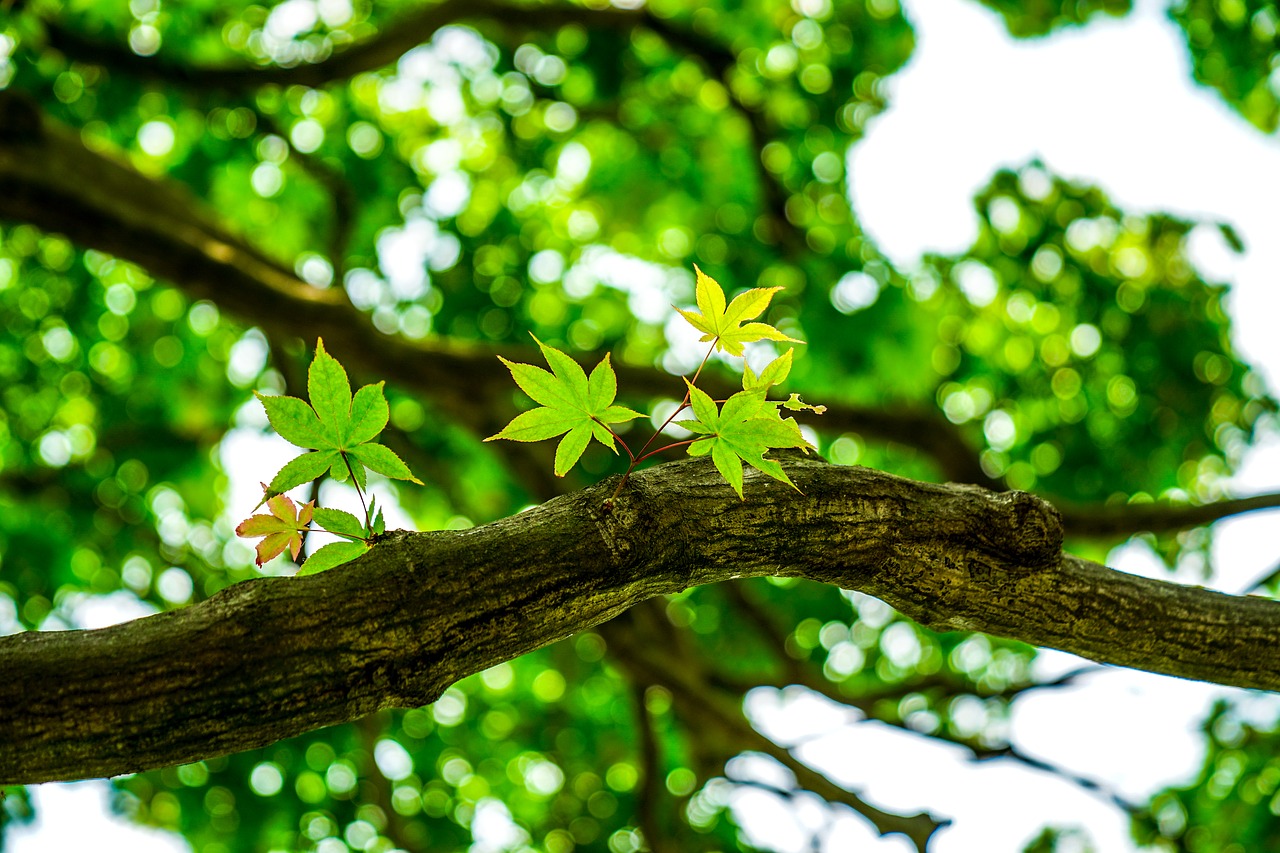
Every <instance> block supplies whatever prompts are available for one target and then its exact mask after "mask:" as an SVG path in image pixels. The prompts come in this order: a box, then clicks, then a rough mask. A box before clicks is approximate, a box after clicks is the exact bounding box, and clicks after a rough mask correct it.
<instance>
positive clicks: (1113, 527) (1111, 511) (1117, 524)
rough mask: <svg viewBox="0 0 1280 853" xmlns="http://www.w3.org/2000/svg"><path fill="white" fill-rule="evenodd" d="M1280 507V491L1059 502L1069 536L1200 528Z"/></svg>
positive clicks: (1103, 535)
mask: <svg viewBox="0 0 1280 853" xmlns="http://www.w3.org/2000/svg"><path fill="white" fill-rule="evenodd" d="M1276 508H1280V493H1276V492H1273V493H1271V494H1266V495H1253V496H1252V497H1247V498H1227V499H1225V500H1221V501H1215V502H1214V503H1209V504H1175V503H1169V502H1167V501H1162V502H1160V503H1145V504H1143V503H1135V504H1121V505H1118V506H1112V505H1107V504H1102V505H1093V506H1070V505H1065V506H1064V505H1062V504H1058V510H1059V512H1061V513H1062V526H1063V527H1064V528H1065V529H1066V532H1067V535H1068V536H1087V537H1099V538H1101V537H1109V536H1126V535H1128V534H1130V533H1137V532H1148V533H1167V532H1169V531H1172V530H1183V529H1185V528H1188V527H1199V526H1201V525H1205V524H1212V523H1213V522H1215V521H1218V520H1220V519H1223V518H1226V517H1228V516H1232V515H1243V514H1244V513H1247V512H1258V511H1259V510H1264V509H1276Z"/></svg>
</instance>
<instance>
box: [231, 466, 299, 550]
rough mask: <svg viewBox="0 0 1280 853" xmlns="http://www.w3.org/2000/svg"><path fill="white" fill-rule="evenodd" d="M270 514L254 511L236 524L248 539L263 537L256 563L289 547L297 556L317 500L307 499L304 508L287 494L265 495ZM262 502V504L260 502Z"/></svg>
mask: <svg viewBox="0 0 1280 853" xmlns="http://www.w3.org/2000/svg"><path fill="white" fill-rule="evenodd" d="M262 490H263V492H267V491H268V489H267V484H266V483H263V484H262ZM266 503H267V511H268V512H269V513H270V514H269V515H255V516H251V517H250V518H246V519H245V520H244V521H242V522H240V525H239V526H238V527H236V535H237V536H241V537H243V538H245V539H256V538H257V537H259V536H262V537H264V538H263V540H262V541H261V542H259V543H258V544H257V547H256V550H257V552H258V557H257V560H256V562H257V564H258V565H259V566H261V565H262V564H263V563H265V562H267V561H268V560H270V559H273V558H274V557H278V556H280V555H281V554H283V553H284V550H285V549H286V548H288V549H289V555H290V556H291V557H293V559H294V560H297V559H298V554H299V552H301V550H302V536H303V534H304V533H306V531H307V528H308V527H309V526H310V525H311V514H312V512H314V511H317V510H316V509H315V501H308V502H307V503H305V504H303V505H302V508H301V510H299V509H298V507H297V506H295V505H294V503H293V501H292V500H290V499H289V498H288V496H287V495H272V496H270V497H268V498H266ZM259 505H261V504H259Z"/></svg>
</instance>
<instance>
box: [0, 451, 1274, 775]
mask: <svg viewBox="0 0 1280 853" xmlns="http://www.w3.org/2000/svg"><path fill="white" fill-rule="evenodd" d="M784 464H785V466H786V470H787V472H788V474H789V475H790V476H791V478H792V479H793V480H794V481H795V483H796V485H797V486H798V487H799V489H801V490H802V493H798V492H796V491H794V490H792V489H790V488H788V487H787V486H786V485H785V484H782V483H779V482H777V481H775V480H772V479H770V478H768V477H764V476H763V475H758V474H757V473H756V472H754V471H748V473H747V478H746V489H747V500H746V501H739V500H738V499H737V498H736V496H735V495H734V494H733V492H732V491H731V490H730V489H728V488H726V487H725V485H724V483H723V481H722V479H721V477H720V475H719V473H718V472H717V471H716V470H715V468H714V467H713V466H712V465H711V464H710V463H709V462H707V460H702V459H694V460H684V461H680V462H672V463H669V464H666V465H662V466H658V467H656V468H651V469H648V470H646V471H642V472H639V473H637V474H633V475H632V478H631V481H630V483H629V484H628V487H627V488H625V489H624V490H623V491H622V493H621V494H620V495H619V496H618V498H617V499H616V500H615V501H614V502H613V504H612V509H611V511H609V512H607V513H606V512H604V511H603V506H604V502H605V498H606V497H607V496H608V495H609V493H610V492H611V490H612V489H613V488H614V486H615V485H616V480H615V479H614V478H609V479H608V480H606V481H604V482H602V483H599V484H597V485H595V486H593V487H591V488H589V489H585V490H583V491H581V492H578V493H575V494H573V495H568V496H565V497H561V498H557V499H555V500H552V501H548V502H547V503H545V504H543V505H541V506H539V507H536V508H534V509H532V510H529V511H527V512H524V513H520V514H519V515H516V516H513V517H510V518H506V519H503V520H500V521H497V522H494V523H492V524H489V525H485V526H483V527H479V528H473V529H471V530H465V531H456V532H437V533H421V534H406V533H398V534H395V535H392V536H391V537H389V538H388V540H387V541H386V542H385V543H383V544H380V545H379V546H377V547H375V548H374V549H373V550H372V551H370V552H369V553H368V554H366V555H365V556H364V557H362V558H361V559H359V560H358V561H356V562H355V563H353V564H351V565H349V566H345V567H342V568H340V569H337V570H335V571H330V572H326V573H323V574H319V575H314V576H309V577H306V578H275V579H270V578H264V579H261V580H253V581H247V582H245V583H242V584H238V585H236V586H233V587H230V588H229V589H227V590H224V591H223V592H221V593H219V594H218V595H215V596H213V597H212V598H210V599H208V600H207V601H205V602H203V603H201V604H199V605H195V606H192V607H188V608H186V609H183V610H178V611H173V612H170V613H165V614H161V615H158V616H153V617H149V618H146V619H140V620H137V621H134V622H130V623H127V624H124V625H118V626H114V627H111V628H106V629H102V630H98V631H68V632H55V633H28V634H18V635H15V636H11V637H5V638H2V639H0V672H3V673H5V678H4V679H3V681H0V707H3V708H5V709H8V710H7V711H6V715H5V716H4V717H3V718H0V784H9V783H27V782H41V781H48V780H53V779H69V778H83V777H89V776H102V775H115V774H118V773H127V772H133V771H138V770H144V769H148V768H153V767H161V766H168V765H172V764H178V763H184V762H190V761H195V760H197V759H200V758H206V757H210V756H213V755H219V754H225V753H229V752H233V751H238V750H243V749H248V748H251V747H256V746H261V745H264V744H268V743H271V742H274V741H276V740H278V739H280V738H283V737H288V736H290V735H295V734H298V733H300V732H304V731H308V730H311V729H314V728H317V727H319V726H324V725H330V724H333V723H337V722H341V721H344V720H351V719H355V718H358V717H361V716H364V715H365V714H368V713H371V712H372V711H374V710H377V709H379V708H385V707H406V706H416V705H422V704H425V703H427V702H430V701H432V700H434V699H435V698H436V697H437V696H439V695H440V694H441V692H442V691H443V690H444V689H445V688H447V687H448V686H449V685H450V684H452V683H453V682H455V681H456V680H458V679H459V678H462V677H464V676H466V675H469V674H471V673H474V672H479V671H481V670H483V669H486V668H488V667H489V666H492V665H494V664H496V663H498V662H500V661H505V660H510V659H512V658H514V657H516V656H518V655H520V654H523V653H525V652H527V651H530V650H532V649H535V648H538V647H540V646H543V645H546V644H547V643H550V642H553V641H555V640H558V639H561V638H563V637H566V636H568V635H570V634H572V633H573V632H575V631H578V630H582V629H584V628H587V627H590V626H592V625H595V624H598V623H600V622H602V621H604V620H606V619H609V618H611V617H613V616H615V615H617V614H618V613H621V612H622V611H624V610H626V609H627V608H628V607H630V606H631V605H633V604H635V603H637V602H639V601H643V600H645V599H647V598H651V597H653V596H656V595H661V594H664V593H674V592H677V591H679V590H682V589H685V588H687V587H689V586H693V585H697V584H705V583H713V582H716V581H721V580H728V579H730V578H735V577H751V576H766V575H779V576H789V577H805V578H809V579H812V580H815V581H819V582H822V583H831V584H838V585H840V586H841V587H844V588H848V589H856V590H861V591H863V592H865V593H867V594H869V595H874V596H877V597H879V598H881V599H882V600H884V601H886V602H887V603H889V604H891V605H892V606H894V607H896V608H898V610H900V611H902V612H903V613H905V614H907V615H908V616H910V617H912V618H914V619H916V620H918V621H920V622H922V623H923V624H925V625H928V626H930V627H932V628H934V629H937V630H966V631H975V630H976V631H986V632H988V633H992V634H997V635H1000V636H1005V637H1011V638H1014V639H1018V640H1022V641H1024V642H1027V643H1031V644H1034V645H1040V646H1047V647H1050V648H1056V649H1061V650H1063V651H1068V652H1072V653H1075V654H1078V655H1082V656H1084V657H1088V658H1091V659H1093V660H1097V661H1101V662H1106V663H1112V664H1116V665H1120V666H1129V667H1134V668H1138V669H1144V670H1147V671H1151V672H1159V673H1165V674H1169V675H1177V676H1181V677H1185V678H1195V679H1201V680H1205V681H1212V682H1216V683H1220V684H1230V685H1237V686H1241V687H1258V688H1264V689H1268V690H1280V653H1278V652H1277V649H1276V643H1275V638H1276V636H1277V635H1278V634H1280V603H1277V602H1274V601H1270V600H1266V599H1261V598H1254V597H1243V598H1241V597H1234V596H1229V595H1224V594H1221V593H1217V592H1212V591H1209V590H1205V589H1200V588H1195V587H1184V586H1178V585H1175V584H1171V583H1165V582H1161V581H1156V580H1150V579H1147V578H1142V577H1137V576H1133V575H1128V574H1124V573H1121V572H1116V571H1113V570H1110V569H1107V568H1106V567H1104V566H1099V565H1097V564H1095V563H1091V562H1088V561H1087V560H1082V559H1080V558H1077V557H1073V556H1070V555H1064V554H1062V553H1061V551H1060V547H1061V529H1060V527H1059V526H1058V522H1057V514H1056V512H1055V511H1054V510H1053V509H1052V508H1051V507H1050V506H1048V505H1047V504H1044V503H1043V502H1041V501H1039V500H1038V499H1036V498H1034V497H1032V496H1031V495H1027V494H1025V493H1021V492H1009V493H1002V494H995V493H991V492H987V491H984V490H982V489H978V488H974V487H962V486H936V485H929V484H925V483H916V482H913V481H910V480H904V479H901V478H897V477H893V476H891V475H888V474H884V473H881V472H876V471H871V470H869V469H864V468H856V467H840V466H832V465H827V464H825V463H822V462H817V461H792V460H790V459H788V460H787V461H786V462H785V463H784Z"/></svg>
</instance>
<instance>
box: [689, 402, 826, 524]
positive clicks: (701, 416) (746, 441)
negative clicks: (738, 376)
mask: <svg viewBox="0 0 1280 853" xmlns="http://www.w3.org/2000/svg"><path fill="white" fill-rule="evenodd" d="M685 383H686V384H688V380H685ZM689 405H690V406H691V407H692V408H693V414H694V417H696V418H697V420H692V421H676V424H677V425H679V426H682V427H684V428H685V429H687V430H689V432H691V433H694V434H695V435H698V436H701V437H700V438H698V439H696V440H695V441H694V442H693V444H690V445H689V455H690V456H705V455H707V454H708V453H709V454H711V461H712V462H714V463H715V466H716V470H718V471H719V472H720V473H721V475H723V476H724V478H725V480H726V481H727V482H728V483H729V485H731V486H733V490H734V491H735V492H737V493H738V497H739V498H744V495H743V494H742V463H743V462H746V463H747V464H748V465H750V466H751V467H752V468H755V469H756V470H758V471H763V472H764V473H766V474H768V475H769V476H770V477H773V478H774V479H775V480H781V481H782V482H784V483H786V484H787V485H788V486H791V487H792V488H793V489H796V491H799V489H798V488H796V485H795V483H793V482H791V478H789V477H788V476H787V472H786V471H783V470H782V466H781V465H780V464H778V461H777V460H776V459H768V458H766V457H765V455H764V454H765V453H766V452H767V451H769V450H770V449H773V448H778V447H801V448H804V449H805V450H809V449H811V445H810V444H809V442H807V441H805V439H804V436H803V435H801V434H800V427H799V426H797V425H796V422H795V421H793V420H792V419H791V418H780V417H778V414H777V408H776V406H777V404H776V403H770V402H768V401H767V400H765V398H764V391H763V390H748V391H739V392H738V393H737V394H734V395H733V396H732V397H730V398H729V399H728V400H725V401H724V405H723V406H722V407H721V408H720V410H719V411H717V410H716V404H715V401H714V400H712V399H711V397H710V396H708V395H707V394H706V392H704V391H702V390H701V389H699V388H696V387H694V386H693V385H689ZM744 499H745V498H744Z"/></svg>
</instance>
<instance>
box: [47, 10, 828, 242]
mask: <svg viewBox="0 0 1280 853" xmlns="http://www.w3.org/2000/svg"><path fill="white" fill-rule="evenodd" d="M44 23H45V29H46V33H47V37H48V39H49V44H50V46H51V47H54V48H56V49H57V50H60V51H62V52H63V53H65V54H67V55H68V56H71V57H74V58H75V59H77V60H79V61H81V62H90V63H94V64H97V65H102V66H105V67H107V68H110V69H113V70H116V71H121V72H124V73H127V74H130V75H132V76H136V77H140V78H143V79H153V80H160V81H164V82H166V83H169V84H176V85H180V86H183V87H185V88H188V89H197V90H208V89H214V90H223V91H244V90H251V89H256V88H258V87H261V86H267V85H273V84H274V85H279V86H289V85H302V86H309V87H313V88H314V87H319V86H324V85H327V84H330V83H335V82H341V81H345V80H348V79H350V78H352V77H354V76H356V75H357V74H360V73H364V72H369V71H376V70H378V69H380V68H385V67H387V66H390V65H393V64H394V63H395V62H396V61H398V60H399V59H400V57H402V56H403V55H404V54H406V53H408V52H409V51H410V50H412V49H413V48H415V47H418V46H419V45H421V44H423V43H425V42H427V41H429V40H430V39H431V37H432V36H433V35H435V33H436V32H438V31H439V30H440V29H441V28H442V27H445V26H448V25H450V24H460V23H482V24H484V25H485V26H486V28H490V27H495V28H497V29H499V30H501V31H504V32H506V33H509V34H512V35H515V36H516V37H515V38H514V39H508V40H509V41H513V42H514V44H518V43H519V40H520V38H522V37H523V36H524V33H525V32H526V31H528V30H537V31H541V32H550V31H554V30H556V29H558V28H559V27H561V26H563V25H565V24H570V23H574V24H579V25H581V26H584V27H588V28H591V29H604V30H631V29H634V28H637V27H643V28H646V29H648V30H650V31H652V32H654V33H656V34H657V35H658V36H660V37H661V38H662V39H663V40H664V41H666V42H667V43H668V44H669V45H671V46H672V47H673V48H675V49H676V50H678V51H680V52H682V53H684V54H686V55H688V56H692V57H696V58H698V59H700V60H701V61H702V62H703V63H704V65H705V66H706V68H707V70H708V71H709V72H710V73H711V75H712V76H713V77H714V78H715V79H717V80H718V81H719V82H721V83H722V84H723V85H724V86H725V90H726V92H728V94H729V97H730V102H731V103H732V105H733V108H734V109H735V110H736V111H737V112H738V113H739V114H740V115H741V116H742V117H743V118H744V119H745V120H746V123H747V129H748V132H749V133H750V136H751V145H752V148H753V149H754V151H755V156H754V157H753V158H752V159H753V161H754V164H755V170H756V179H757V181H758V182H759V184H760V187H761V192H762V195H763V197H764V198H763V201H764V207H765V209H766V211H767V212H768V215H769V217H770V220H771V221H772V222H773V223H774V227H775V230H776V234H775V236H776V237H777V238H778V239H779V241H780V242H782V243H783V244H784V246H785V247H786V248H787V249H788V250H790V251H795V252H800V251H806V246H805V237H804V232H803V231H802V230H801V229H798V228H796V227H794V226H793V225H792V223H791V222H790V220H789V219H788V218H787V214H786V204H787V197H788V195H789V192H788V190H787V188H786V187H785V186H784V185H783V183H782V182H781V180H780V179H779V178H778V177H777V176H775V175H774V174H773V173H771V172H770V171H769V170H768V169H766V168H765V167H764V163H763V160H762V156H761V155H762V152H763V151H764V147H765V145H766V144H768V143H769V141H770V140H771V139H772V138H773V129H772V128H770V127H769V122H768V119H767V117H766V114H765V113H764V112H763V111H761V110H760V109H757V108H754V107H752V106H750V105H748V104H746V103H744V102H743V101H742V99H741V98H740V97H738V95H737V90H736V87H735V86H734V85H733V81H732V80H731V79H730V76H731V72H732V71H733V68H734V66H735V65H736V64H737V61H738V57H737V54H735V53H734V52H733V50H731V49H730V48H729V47H728V46H726V45H723V44H720V43H719V42H717V41H716V40H714V39H710V38H707V37H705V36H702V35H699V34H698V33H696V32H694V31H692V30H689V29H685V28H682V27H681V26H679V25H678V24H675V23H673V22H672V21H671V20H669V19H667V18H665V17H662V16H659V15H656V14H654V13H653V12H652V11H651V10H650V9H648V8H647V7H642V8H640V9H637V10H622V9H608V8H606V9H589V8H584V7H581V6H575V5H572V4H569V3H563V4H556V5H540V6H524V5H520V4H517V3H511V2H502V0H445V2H442V3H438V4H436V5H433V6H429V7H427V8H425V9H422V10H419V11H416V12H412V13H410V14H407V15H404V16H401V18H400V19H399V20H397V21H394V22H392V23H391V24H389V25H388V26H386V27H384V28H382V29H380V30H379V32H378V34H377V35H374V36H370V37H369V38H366V39H364V40H360V41H356V42H355V43H353V44H351V45H349V46H345V47H338V48H336V49H335V51H334V52H333V53H332V54H331V55H329V56H328V57H326V58H325V59H322V60H319V61H317V62H314V63H300V64H297V65H290V66H283V65H257V64H253V63H251V62H248V61H238V62H235V63H228V64H225V65H221V66H210V65H201V64H194V63H188V62H181V61H176V60H174V59H172V58H169V57H144V56H139V55H138V54H136V53H134V52H133V51H131V50H128V49H127V48H125V46H124V45H123V44H122V43H115V42H109V41H104V40H100V39H96V38H92V37H89V36H85V35H83V34H81V33H78V32H76V31H75V30H74V29H72V28H70V27H67V26H66V25H64V24H62V23H60V22H58V21H56V20H52V19H50V20H46V21H45V22H44ZM513 46H514V45H513ZM335 263H337V259H335Z"/></svg>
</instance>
